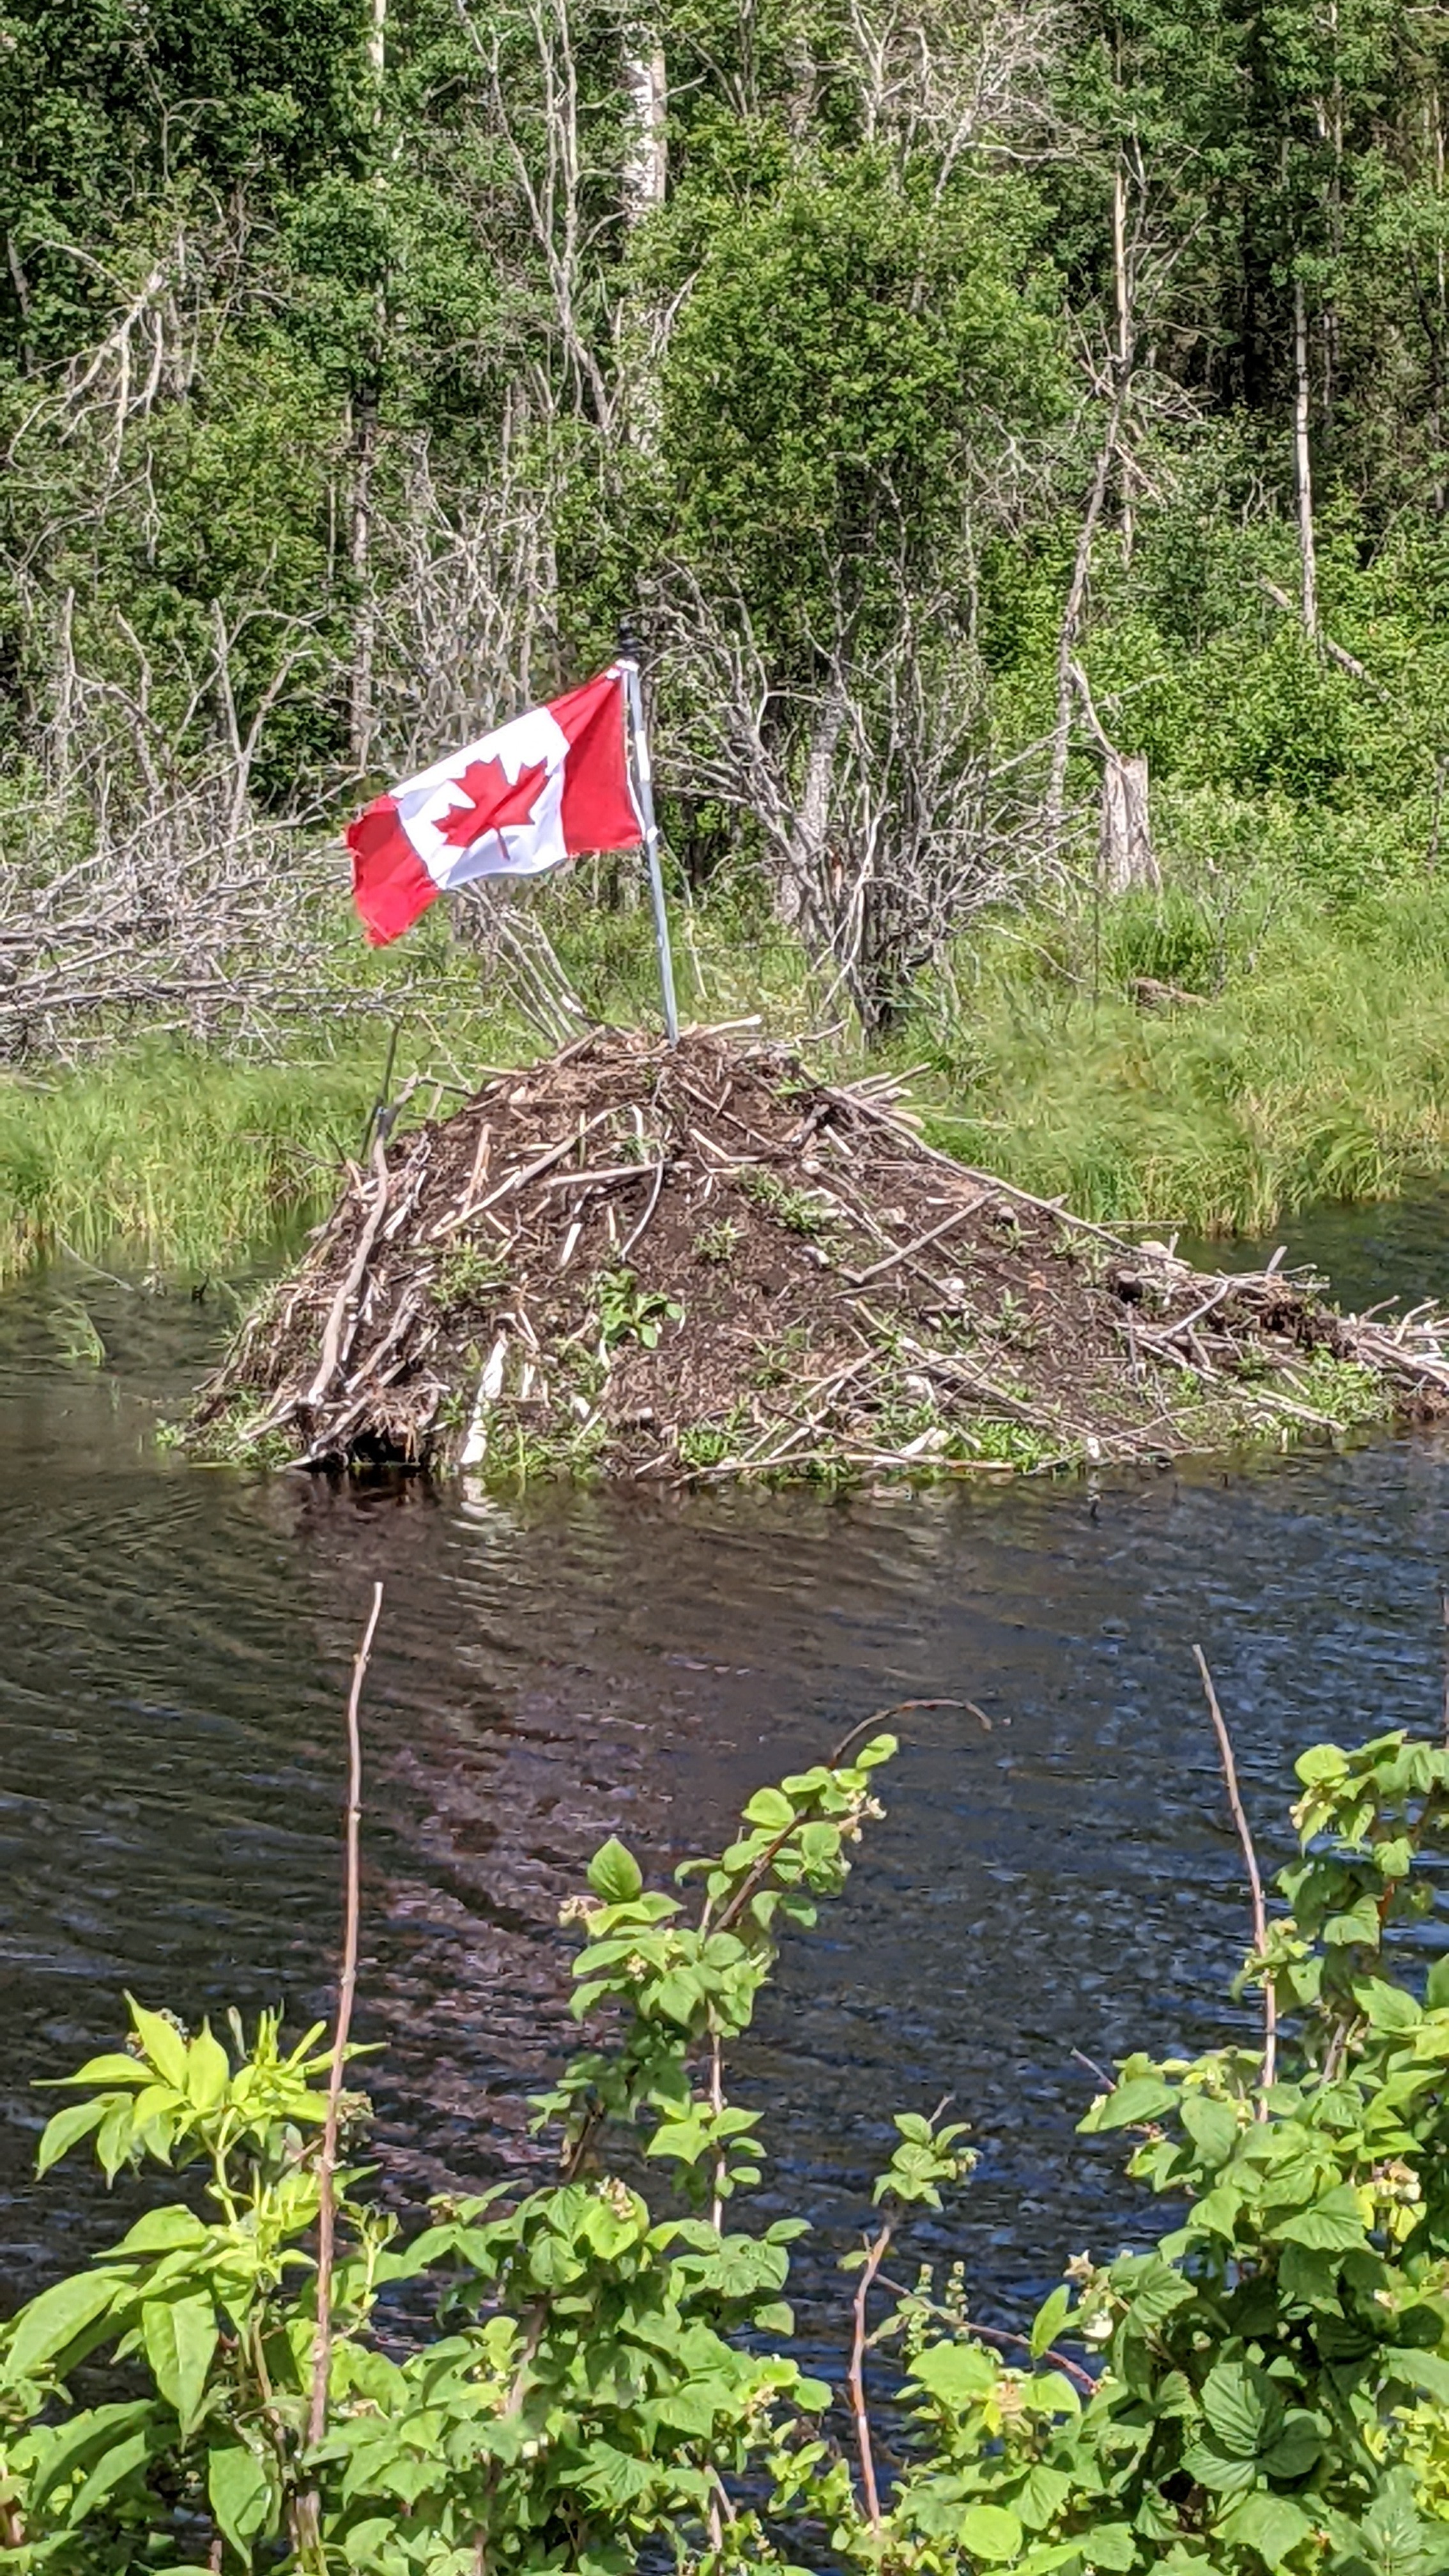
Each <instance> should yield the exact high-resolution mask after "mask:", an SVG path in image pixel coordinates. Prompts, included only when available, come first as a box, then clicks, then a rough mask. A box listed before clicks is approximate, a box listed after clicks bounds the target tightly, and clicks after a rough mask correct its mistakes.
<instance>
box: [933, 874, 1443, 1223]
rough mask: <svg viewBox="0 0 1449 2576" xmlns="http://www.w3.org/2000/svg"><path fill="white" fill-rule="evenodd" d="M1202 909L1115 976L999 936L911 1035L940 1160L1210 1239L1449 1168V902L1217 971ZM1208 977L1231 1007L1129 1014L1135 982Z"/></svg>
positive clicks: (1365, 915) (1311, 929)
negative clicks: (1146, 976) (1196, 920)
mask: <svg viewBox="0 0 1449 2576" xmlns="http://www.w3.org/2000/svg"><path fill="white" fill-rule="evenodd" d="M1185 909H1190V908H1185V907H1184V906H1183V904H1182V903H1181V902H1174V901H1173V900H1172V899H1171V898H1169V899H1168V900H1167V901H1166V902H1165V903H1162V904H1157V905H1150V904H1149V905H1145V906H1144V905H1141V904H1134V905H1130V906H1128V907H1126V908H1125V911H1124V912H1123V913H1122V914H1120V915H1119V917H1118V918H1117V919H1116V920H1114V921H1110V922H1109V923H1108V924H1107V925H1106V931H1105V935H1104V937H1103V940H1102V943H1101V947H1100V949H1099V951H1098V952H1097V953H1096V955H1095V957H1094V955H1093V953H1092V948H1091V945H1090V933H1089V930H1088V928H1087V926H1085V925H1082V926H1079V929H1078V932H1077V934H1076V937H1075V941H1074V942H1064V941H1063V940H1062V938H1061V936H1060V934H1059V932H1057V931H1056V930H1054V929H1047V928H1042V929H1041V930H1040V933H1039V935H1038V936H1037V937H1035V938H1032V937H1030V936H1026V937H1023V935H1022V934H1021V931H1020V928H1019V926H1018V927H1017V928H1015V929H1012V930H1009V932H1007V933H1005V934H1003V935H999V936H996V935H993V934H991V933H985V934H983V935H982V936H981V937H980V938H979V939H978V940H977V941H976V943H975V944H974V946H973V948H972V950H971V951H970V952H969V953H968V954H966V955H965V956H963V957H962V958H961V959H959V960H958V961H957V972H956V976H955V986H956V990H955V993H954V994H952V995H951V996H950V997H949V998H947V997H946V996H945V995H944V994H941V995H938V996H937V998H936V1000H935V1002H934V1004H933V1005H932V1007H931V1008H930V1009H929V1011H927V1012H923V1013H922V1015H921V1016H920V1017H918V1018H917V1020H916V1021H915V1022H914V1023H913V1024H912V1026H911V1027H910V1029H909V1030H908V1031H907V1032H906V1033H905V1043H907V1044H909V1045H910V1047H911V1049H912V1051H913V1053H914V1056H915V1058H916V1059H917V1060H920V1059H921V1058H922V1057H928V1058H929V1062H930V1065H931V1070H932V1076H933V1078H927V1079H925V1080H924V1081H923V1082H922V1084H921V1085H920V1093H921V1097H922V1100H923V1102H928V1103H929V1104H930V1115H929V1117H928V1128H929V1132H930V1133H931V1134H932V1135H933V1137H934V1139H935V1141H936V1142H937V1143H938V1144H940V1145H943V1146H945V1147H947V1148H948V1149H949V1150H950V1151H952V1152H953V1153H956V1154H959V1155H960V1156H961V1157H962V1158H963V1159H964V1160H966V1161H968V1162H972V1163H977V1164H980V1165H982V1166H984V1167H986V1168H987V1169H989V1170H992V1171H994V1172H998V1173H1000V1174H1001V1176H1002V1177H1003V1178H1004V1179H1008V1180H1013V1181H1016V1182H1018V1183H1020V1184H1021V1186H1022V1187H1024V1188H1027V1189H1032V1190H1036V1191H1039V1192H1040V1193H1041V1194H1042V1195H1043V1196H1046V1197H1053V1196H1056V1195H1057V1194H1058V1193H1063V1194H1065V1196H1066V1198H1067V1200H1068V1202H1069V1203H1070V1205H1071V1206H1072V1207H1073V1208H1074V1209H1075V1210H1076V1211H1077V1212H1078V1213H1079V1214H1081V1215H1084V1216H1090V1217H1095V1218H1097V1219H1099V1220H1101V1221H1103V1222H1109V1223H1110V1222H1127V1221H1138V1222H1141V1221H1148V1222H1152V1223H1154V1224H1158V1225H1169V1224H1172V1225H1181V1226H1184V1227H1187V1228H1188V1229H1190V1230H1191V1231H1192V1232H1194V1233H1201V1234H1212V1233H1229V1232H1244V1233H1261V1232H1263V1231H1265V1230H1266V1229H1267V1228H1269V1227H1270V1226H1272V1225H1273V1224H1274V1223H1275V1222H1276V1221H1277V1219H1278V1218H1279V1217H1280V1216H1282V1215H1284V1214H1285V1213H1291V1212H1293V1211H1294V1210H1296V1209H1299V1208H1302V1207H1304V1206H1306V1205H1307V1204H1308V1203H1309V1202H1310V1201H1312V1200H1315V1199H1319V1200H1321V1199H1338V1200H1365V1199H1376V1198H1388V1197H1392V1196H1395V1195H1398V1194H1400V1193H1402V1192H1403V1191H1404V1190H1405V1189H1407V1188H1409V1187H1411V1186H1413V1185H1414V1183H1415V1182H1417V1181H1421V1180H1423V1179H1425V1178H1428V1177H1430V1176H1433V1175H1435V1174H1437V1173H1439V1172H1441V1171H1442V1170H1443V1169H1444V1168H1445V1166H1446V1164H1449V892H1445V893H1440V892H1438V891H1437V890H1436V889H1433V888H1429V889H1425V890H1412V891H1408V892H1400V893H1395V894H1385V895H1382V896H1379V897H1376V898H1375V899H1374V900H1373V901H1372V902H1371V903H1365V904H1361V905H1359V906H1358V907H1356V908H1354V909H1352V910H1346V911H1342V912H1338V913H1331V912H1325V911H1324V910H1322V909H1321V908H1318V907H1316V906H1311V905H1309V904H1307V903H1305V902H1304V901H1302V900H1301V899H1300V901H1299V902H1298V904H1297V905H1296V906H1295V907H1294V908H1293V909H1291V910H1290V909H1285V910H1284V911H1282V912H1281V913H1280V914H1279V915H1278V917H1277V918H1276V919H1268V920H1266V921H1264V920H1262V919H1261V918H1260V920H1259V922H1258V924H1257V925H1256V928H1253V927H1252V926H1251V925H1247V924H1240V925H1238V926H1237V927H1236V929H1235V931H1234V933H1233V937H1232V939H1231V941H1230V942H1229V943H1228V946H1227V951H1226V954H1225V955H1224V954H1221V953H1220V954H1219V955H1218V956H1216V957H1213V956H1212V955H1211V953H1210V952H1211V949H1212V945H1213V943H1212V941H1210V940H1209V939H1207V938H1206V937H1205V938H1204V939H1203V941H1202V942H1201V943H1200V947H1199V953H1198V954H1196V955H1194V953H1193V948H1192V941H1191V938H1190V936H1189V935H1188V934H1189V932H1190V924H1186V925H1185V922H1184V912H1185ZM1154 939H1155V940H1156V945H1154ZM1094 965H1095V967H1096V974H1095V977H1094V975H1093V971H1092V970H1093V966H1094ZM1194 971H1196V972H1197V980H1198V981H1199V982H1200V983H1201V984H1202V985H1204V986H1205V987H1210V986H1211V985H1212V984H1213V983H1214V982H1216V981H1217V980H1218V978H1219V977H1221V988H1220V989H1219V990H1216V991H1212V990H1207V992H1206V996H1205V998H1203V999H1202V1000H1199V1001H1197V1002H1195V1003H1189V1004H1184V1005H1183V1006H1181V1007H1180V1008H1177V1009H1173V1010H1169V1011H1162V1012H1153V1011H1144V1010H1142V1009H1139V1008H1138V1007H1136V1006H1135V1005H1134V1003H1133V1002H1132V1001H1131V1000H1129V999H1128V998H1127V990H1128V985H1129V981H1130V977H1131V975H1132V974H1135V973H1156V974H1157V975H1158V976H1159V977H1160V978H1161V980H1163V981H1174V982H1175V981H1177V980H1178V979H1179V977H1181V979H1182V981H1183V982H1184V983H1186V982H1188V981H1189V979H1190V978H1191V977H1192V976H1193V974H1194ZM1094 981H1095V983H1096V988H1097V989H1096V992H1095V996H1094V992H1093V983H1094Z"/></svg>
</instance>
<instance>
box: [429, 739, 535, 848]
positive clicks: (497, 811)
mask: <svg viewBox="0 0 1449 2576" xmlns="http://www.w3.org/2000/svg"><path fill="white" fill-rule="evenodd" d="M547 777H548V763H547V762H546V761H543V760H536V761H535V762H534V764H533V766H532V768H531V769H521V770H520V771H519V773H518V776H517V778H516V779H514V780H513V782H512V784H511V785H510V783H509V781H508V779H507V778H506V777H505V776H504V772H503V764H502V762H501V761H500V760H496V759H495V760H470V761H469V763H468V766H467V768H466V769H465V770H464V772H463V775H462V777H461V778H454V779H450V780H449V782H448V784H449V788H450V790H451V792H452V793H453V794H454V795H460V796H462V797H463V798H464V800H465V801H464V802H463V803H462V804H461V805H450V806H449V808H448V811H447V813H446V814H440V815H439V816H438V817H437V825H436V828H437V832H438V836H439V839H440V840H442V841H444V842H445V843H446V844H447V846H448V848H449V849H451V850H466V849H468V848H469V847H470V846H471V844H472V843H473V842H474V841H480V840H481V839H482V837H483V835H484V833H485V832H501V831H502V830H503V828H504V825H505V824H507V823H531V822H532V820H533V809H534V807H535V805H536V804H537V803H538V793H539V789H540V788H541V787H542V786H543V784H544V781H545V780H546V778H547Z"/></svg>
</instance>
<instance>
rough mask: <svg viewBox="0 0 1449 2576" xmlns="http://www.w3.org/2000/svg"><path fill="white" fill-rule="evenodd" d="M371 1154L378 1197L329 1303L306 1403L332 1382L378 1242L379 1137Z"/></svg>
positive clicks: (383, 1160)
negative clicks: (354, 1304)
mask: <svg viewBox="0 0 1449 2576" xmlns="http://www.w3.org/2000/svg"><path fill="white" fill-rule="evenodd" d="M372 1151H373V1163H374V1167H375V1169H376V1172H377V1194H376V1196H375V1198H374V1199H373V1203H372V1213H371V1215H370V1216H369V1217H368V1220H367V1223H366V1225H365V1226H364V1227H363V1229H362V1233H361V1236H360V1238H359V1240H358V1246H357V1250H356V1252H355V1253H354V1255H353V1258H352V1266H351V1268H350V1269H349V1271H348V1273H347V1276H346V1278H345V1279H344V1280H343V1282H342V1285H341V1287H340V1288H339V1289H338V1291H337V1294H336V1296H335V1297H334V1299H333V1301H332V1312H331V1314H330V1315H329V1316H328V1318H327V1330H326V1332H325V1333H324V1334H323V1336H322V1356H321V1358H320V1360H319V1361H318V1363H317V1374H316V1376H315V1377H314V1378H313V1380H312V1383H311V1385H310V1386H309V1387H308V1389H307V1392H306V1395H305V1396H304V1397H303V1399H302V1400H303V1402H304V1403H305V1404H316V1403H317V1401H318V1400H319V1398H320V1397H321V1396H322V1395H323V1394H325V1392H326V1390H327V1388H328V1387H329V1386H330V1385H331V1383H332V1379H333V1376H334V1374H335V1372H336V1369H337V1364H338V1361H339V1360H340V1359H341V1357H342V1350H343V1343H342V1334H343V1326H344V1324H345V1322H346V1318H347V1309H348V1307H349V1306H350V1304H351V1302H352V1299H353V1297H354V1296H355V1295H356V1293H357V1290H358V1288H359V1287H360V1286H361V1284H362V1274H363V1272H364V1271H365V1270H366V1268H367V1265H368V1262H369V1260H370V1259H371V1256H372V1247H373V1245H374V1243H375V1242H376V1241H377V1233H378V1228H379V1226H380V1225H381V1224H382V1220H383V1218H384V1216H385V1215H386V1214H387V1196H388V1178H387V1157H386V1155H385V1154H384V1152H383V1149H382V1138H381V1137H380V1136H379V1137H378V1138H377V1139H376V1141H375V1143H374V1145H373V1149H372Z"/></svg>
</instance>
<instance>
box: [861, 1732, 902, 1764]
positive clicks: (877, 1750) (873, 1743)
mask: <svg viewBox="0 0 1449 2576" xmlns="http://www.w3.org/2000/svg"><path fill="white" fill-rule="evenodd" d="M900 1747H901V1739H900V1737H899V1736H898V1735H873V1736H872V1737H871V1739H870V1742H869V1744H863V1745H862V1746H861V1748H860V1751H859V1752H858V1753H856V1754H853V1755H852V1757H851V1768H852V1770H855V1771H878V1770H879V1769H880V1766H881V1764H882V1763H883V1762H893V1761H894V1760H895V1757H896V1755H897V1753H898V1752H899V1751H900Z"/></svg>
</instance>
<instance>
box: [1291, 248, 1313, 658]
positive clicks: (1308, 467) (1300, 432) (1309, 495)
mask: <svg viewBox="0 0 1449 2576" xmlns="http://www.w3.org/2000/svg"><path fill="white" fill-rule="evenodd" d="M1308 417H1309V384H1308V297H1307V294H1306V293H1305V291H1304V285H1303V280H1302V278H1301V277H1295V279H1294V280H1293V467H1294V474H1295V478H1296V482H1297V487H1298V556H1299V568H1300V574H1301V580H1302V605H1303V630H1304V633H1305V634H1306V635H1307V636H1309V638H1310V639H1311V641H1312V642H1313V643H1315V644H1316V643H1317V641H1318V557H1317V554H1316V552H1315V549H1314V543H1313V459H1312V456H1311V455H1310V453H1309V446H1308Z"/></svg>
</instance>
